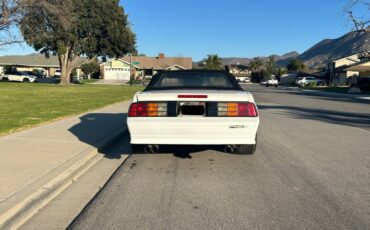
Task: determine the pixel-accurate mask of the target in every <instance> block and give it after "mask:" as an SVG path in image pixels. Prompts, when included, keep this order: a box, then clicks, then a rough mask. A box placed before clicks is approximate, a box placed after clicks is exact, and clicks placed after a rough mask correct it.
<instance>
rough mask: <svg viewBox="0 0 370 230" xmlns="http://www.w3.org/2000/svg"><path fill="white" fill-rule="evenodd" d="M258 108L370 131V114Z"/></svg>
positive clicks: (289, 107) (275, 106) (297, 108)
mask: <svg viewBox="0 0 370 230" xmlns="http://www.w3.org/2000/svg"><path fill="white" fill-rule="evenodd" d="M258 108H259V109H260V110H279V111H284V115H288V116H291V117H293V118H297V119H308V120H316V121H321V122H327V123H332V124H337V125H338V124H339V125H346V126H352V127H353V126H355V127H359V128H367V129H370V115H369V114H362V113H354V112H340V111H334V110H324V109H311V108H306V107H295V106H282V105H260V106H258Z"/></svg>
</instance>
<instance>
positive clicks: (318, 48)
mask: <svg viewBox="0 0 370 230" xmlns="http://www.w3.org/2000/svg"><path fill="white" fill-rule="evenodd" d="M364 51H370V30H367V31H361V32H358V31H353V32H349V33H347V34H345V35H343V36H342V37H340V38H336V39H324V40H322V41H321V42H319V43H317V44H316V45H314V46H312V47H311V48H309V49H308V50H307V51H305V52H303V53H302V54H299V53H298V52H296V51H293V52H289V53H287V54H284V55H281V56H280V55H272V56H274V58H275V61H276V63H277V65H279V66H286V65H287V64H288V63H289V61H290V60H292V59H294V58H297V59H300V60H302V61H304V62H305V64H306V65H307V66H308V67H309V68H312V69H319V68H321V67H323V66H325V64H326V63H328V62H329V61H331V60H335V59H339V58H342V57H346V56H350V55H352V54H356V53H360V52H364ZM259 58H260V59H262V60H264V61H266V60H268V57H259ZM221 60H222V63H223V64H224V65H231V64H234V65H237V64H239V65H245V66H247V65H248V64H249V63H250V61H251V60H253V58H239V57H230V58H222V59H221ZM203 62H204V60H201V61H199V62H195V63H194V67H195V68H196V67H197V66H199V64H201V63H203Z"/></svg>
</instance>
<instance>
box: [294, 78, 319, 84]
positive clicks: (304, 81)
mask: <svg viewBox="0 0 370 230" xmlns="http://www.w3.org/2000/svg"><path fill="white" fill-rule="evenodd" d="M310 83H316V84H317V85H324V81H323V80H320V79H317V78H315V77H299V78H297V79H296V81H295V84H296V85H299V86H307V85H309V84H310Z"/></svg>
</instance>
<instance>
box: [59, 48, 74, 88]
mask: <svg viewBox="0 0 370 230" xmlns="http://www.w3.org/2000/svg"><path fill="white" fill-rule="evenodd" d="M59 64H60V72H61V73H60V84H61V85H69V84H70V83H71V81H70V76H71V73H72V61H71V60H70V59H69V58H68V54H62V55H59Z"/></svg>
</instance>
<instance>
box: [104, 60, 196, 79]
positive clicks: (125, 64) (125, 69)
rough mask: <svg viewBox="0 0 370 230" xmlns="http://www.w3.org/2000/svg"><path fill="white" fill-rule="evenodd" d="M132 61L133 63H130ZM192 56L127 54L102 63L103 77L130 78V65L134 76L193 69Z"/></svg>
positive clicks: (140, 76)
mask: <svg viewBox="0 0 370 230" xmlns="http://www.w3.org/2000/svg"><path fill="white" fill-rule="evenodd" d="M130 63H131V65H130ZM192 64H193V62H192V58H187V57H165V56H164V54H159V56H158V57H146V56H132V57H130V56H125V57H123V58H118V59H112V60H109V61H107V62H105V63H102V64H101V65H100V71H101V76H102V79H105V80H127V81H128V80H130V66H131V71H132V74H131V75H132V76H134V78H135V79H136V78H142V77H144V76H153V75H155V74H156V73H158V72H161V71H166V70H169V71H174V70H186V69H192Z"/></svg>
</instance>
